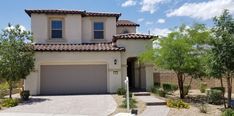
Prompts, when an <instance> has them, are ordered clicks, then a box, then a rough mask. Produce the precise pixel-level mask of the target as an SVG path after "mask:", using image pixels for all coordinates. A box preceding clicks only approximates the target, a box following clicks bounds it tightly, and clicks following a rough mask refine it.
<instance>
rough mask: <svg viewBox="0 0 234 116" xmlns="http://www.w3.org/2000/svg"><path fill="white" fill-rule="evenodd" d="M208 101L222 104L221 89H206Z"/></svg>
mask: <svg viewBox="0 0 234 116" xmlns="http://www.w3.org/2000/svg"><path fill="white" fill-rule="evenodd" d="M207 98H208V102H209V103H212V104H216V105H220V104H222V99H223V93H222V91H221V90H217V89H211V90H209V91H207Z"/></svg>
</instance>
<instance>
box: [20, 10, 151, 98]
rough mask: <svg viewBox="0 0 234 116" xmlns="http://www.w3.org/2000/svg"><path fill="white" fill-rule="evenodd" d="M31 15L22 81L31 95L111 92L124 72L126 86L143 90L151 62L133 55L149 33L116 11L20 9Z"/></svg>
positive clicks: (148, 83)
mask: <svg viewBox="0 0 234 116" xmlns="http://www.w3.org/2000/svg"><path fill="white" fill-rule="evenodd" d="M25 12H26V13H27V14H28V15H29V16H30V17H31V29H32V32H33V39H34V42H35V44H34V49H35V52H36V53H35V59H36V61H35V71H34V72H32V73H31V74H30V75H29V76H28V77H27V79H26V80H25V85H24V87H25V90H30V93H31V94H32V95H39V94H44V95H51V94H52V95H53V94H102V93H115V92H116V90H117V89H118V88H120V87H124V80H125V77H126V76H128V77H129V81H130V88H131V89H135V90H136V89H137V90H149V89H150V87H152V86H153V66H152V65H151V64H140V63H139V62H138V61H137V57H138V56H139V54H140V53H142V52H143V51H144V50H145V49H146V48H145V47H146V46H147V45H148V46H149V45H150V43H151V42H150V41H151V39H152V38H153V36H151V35H143V34H136V27H138V26H139V24H136V23H133V22H131V21H128V20H119V17H120V16H121V14H119V13H105V12H87V11H77V10H25Z"/></svg>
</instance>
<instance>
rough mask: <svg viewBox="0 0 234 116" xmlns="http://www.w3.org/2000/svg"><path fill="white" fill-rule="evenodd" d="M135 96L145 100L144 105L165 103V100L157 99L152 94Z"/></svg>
mask: <svg viewBox="0 0 234 116" xmlns="http://www.w3.org/2000/svg"><path fill="white" fill-rule="evenodd" d="M137 98H138V99H139V100H141V101H143V102H145V104H146V106H159V105H166V101H164V100H161V99H158V98H156V97H154V96H137Z"/></svg>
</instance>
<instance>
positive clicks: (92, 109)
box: [0, 95, 117, 116]
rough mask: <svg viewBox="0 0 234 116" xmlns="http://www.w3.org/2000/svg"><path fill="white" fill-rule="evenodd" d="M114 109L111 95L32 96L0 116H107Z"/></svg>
mask: <svg viewBox="0 0 234 116" xmlns="http://www.w3.org/2000/svg"><path fill="white" fill-rule="evenodd" d="M116 107H117V104H116V102H115V100H114V98H113V97H112V96H111V95H70V96H34V97H32V99H31V100H30V101H28V102H27V103H24V104H21V105H19V106H16V107H13V108H9V109H6V110H3V111H1V112H0V116H74V115H78V116H107V115H109V114H111V113H112V112H114V111H115V109H116Z"/></svg>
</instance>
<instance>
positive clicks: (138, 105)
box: [110, 94, 146, 116]
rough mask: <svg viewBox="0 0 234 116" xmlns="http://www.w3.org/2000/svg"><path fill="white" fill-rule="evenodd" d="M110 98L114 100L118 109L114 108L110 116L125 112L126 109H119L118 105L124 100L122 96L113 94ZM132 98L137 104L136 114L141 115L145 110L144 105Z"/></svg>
mask: <svg viewBox="0 0 234 116" xmlns="http://www.w3.org/2000/svg"><path fill="white" fill-rule="evenodd" d="M112 96H113V98H114V99H115V101H116V103H117V105H118V107H117V108H116V110H115V112H113V113H112V114H111V115H110V116H114V115H115V114H117V113H120V112H127V109H126V108H122V107H120V105H121V104H122V101H123V100H124V99H125V98H124V97H123V96H120V95H117V94H114V95H112ZM133 98H134V99H136V100H137V104H136V106H137V108H136V109H137V110H138V114H140V113H142V112H143V111H144V110H145V108H146V105H145V103H144V102H143V101H141V100H139V99H137V98H136V97H134V96H133Z"/></svg>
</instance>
